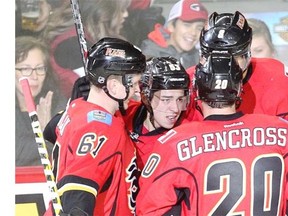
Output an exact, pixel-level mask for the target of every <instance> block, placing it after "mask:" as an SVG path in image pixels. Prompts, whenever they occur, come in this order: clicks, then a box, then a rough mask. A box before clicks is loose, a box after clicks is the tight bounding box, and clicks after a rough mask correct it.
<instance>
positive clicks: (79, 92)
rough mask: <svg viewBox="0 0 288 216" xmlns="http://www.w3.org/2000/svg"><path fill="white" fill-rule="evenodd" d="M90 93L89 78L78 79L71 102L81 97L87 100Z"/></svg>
mask: <svg viewBox="0 0 288 216" xmlns="http://www.w3.org/2000/svg"><path fill="white" fill-rule="evenodd" d="M89 91H90V82H89V80H88V78H87V76H83V77H80V78H78V79H77V80H76V81H75V83H74V85H73V89H72V95H71V101H73V100H74V99H76V98H79V97H84V99H85V100H87V97H88V94H89Z"/></svg>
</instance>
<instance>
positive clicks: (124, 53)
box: [86, 37, 146, 115]
mask: <svg viewBox="0 0 288 216" xmlns="http://www.w3.org/2000/svg"><path fill="white" fill-rule="evenodd" d="M145 68H146V57H145V56H144V55H143V54H142V52H141V50H140V49H139V48H138V47H136V46H134V45H133V44H131V43H129V42H128V41H125V40H122V39H120V38H111V37H104V38H102V39H100V40H99V41H98V42H97V43H95V44H94V45H93V46H92V47H91V48H90V49H89V51H88V57H87V62H86V70H87V76H88V79H89V81H90V82H91V83H92V84H93V85H95V86H97V87H99V88H102V89H103V90H104V91H105V93H106V94H107V95H108V96H109V97H110V98H112V99H113V100H115V101H118V103H119V110H120V112H121V114H122V115H125V109H124V101H125V100H126V99H127V98H128V97H129V93H130V87H132V86H133V83H132V78H133V77H132V75H133V74H141V73H143V72H144V70H145ZM111 75H116V76H117V75H118V76H121V77H122V84H123V85H124V86H125V91H126V96H125V97H124V98H115V97H113V96H112V95H111V94H110V92H109V91H108V89H107V79H108V78H109V76H111Z"/></svg>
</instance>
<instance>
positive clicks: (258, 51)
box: [247, 18, 276, 58]
mask: <svg viewBox="0 0 288 216" xmlns="http://www.w3.org/2000/svg"><path fill="white" fill-rule="evenodd" d="M247 21H248V23H249V25H250V27H251V28H252V43H251V56H252V57H257V58H275V55H276V50H275V47H274V44H273V41H272V36H271V33H270V30H269V28H268V26H267V25H266V23H265V22H263V21H262V20H259V19H256V18H250V19H247Z"/></svg>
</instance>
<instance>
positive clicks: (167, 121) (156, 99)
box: [151, 89, 187, 129]
mask: <svg viewBox="0 0 288 216" xmlns="http://www.w3.org/2000/svg"><path fill="white" fill-rule="evenodd" d="M186 105H187V97H186V96H184V90H177V89H175V90H160V91H157V92H155V93H154V96H153V98H152V100H151V106H152V109H153V115H154V125H155V127H156V128H159V127H163V128H167V129H170V128H172V127H173V126H174V125H175V123H176V122H177V120H178V118H179V116H180V114H181V111H183V110H184V109H185V108H186Z"/></svg>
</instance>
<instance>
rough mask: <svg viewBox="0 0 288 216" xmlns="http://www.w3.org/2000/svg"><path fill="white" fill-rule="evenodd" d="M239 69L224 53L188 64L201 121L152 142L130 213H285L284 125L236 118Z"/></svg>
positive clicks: (287, 147)
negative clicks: (192, 65)
mask: <svg viewBox="0 0 288 216" xmlns="http://www.w3.org/2000/svg"><path fill="white" fill-rule="evenodd" d="M241 81H242V70H241V68H240V67H239V65H238V63H237V61H236V60H235V59H234V58H233V57H232V56H230V55H229V54H217V53H212V55H210V56H207V62H203V64H198V65H197V66H196V74H195V88H196V92H197V99H198V100H200V101H201V103H202V111H203V115H204V121H195V122H190V123H186V124H181V125H180V126H179V127H175V128H174V129H172V130H169V131H168V132H167V133H166V134H165V135H163V136H161V137H160V138H159V139H158V142H156V143H155V144H154V148H153V150H152V153H151V155H150V156H149V158H148V161H147V163H146V165H145V167H144V169H143V171H142V174H141V177H140V182H139V187H140V191H139V194H138V196H137V199H136V203H137V205H136V215H137V216H141V215H147V216H148V215H195V216H201V215H285V207H286V197H285V189H286V184H287V178H286V176H287V173H288V159H287V153H288V122H287V121H286V120H284V119H283V118H280V117H277V116H270V115H264V114H243V113H242V112H236V104H237V103H238V102H239V101H240V100H241V98H240V93H241V89H242V82H241Z"/></svg>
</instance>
